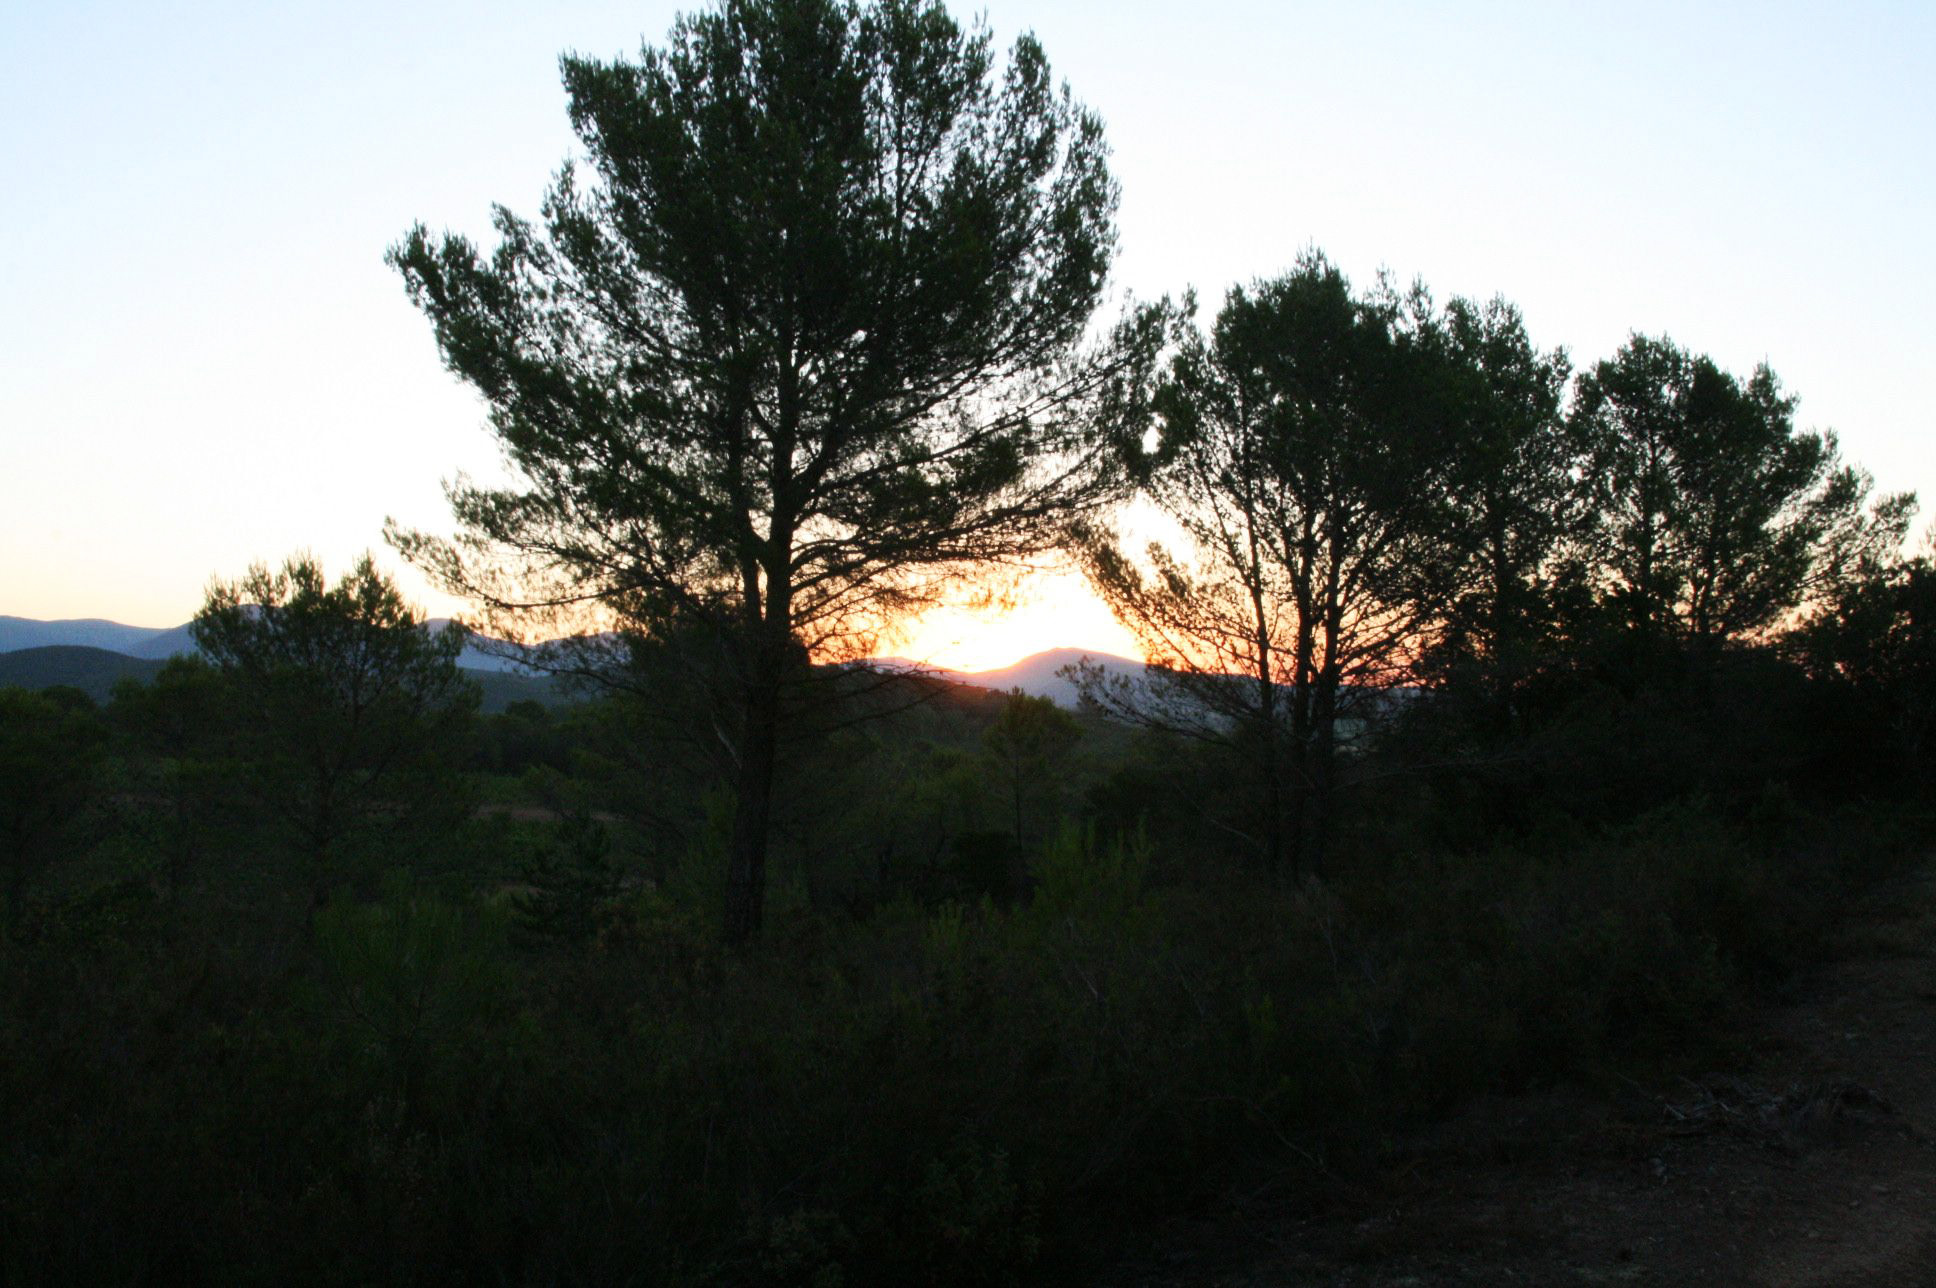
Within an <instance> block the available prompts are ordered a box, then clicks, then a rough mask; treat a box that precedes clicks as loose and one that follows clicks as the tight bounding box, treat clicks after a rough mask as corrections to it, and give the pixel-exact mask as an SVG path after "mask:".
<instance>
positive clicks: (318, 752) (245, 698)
mask: <svg viewBox="0 0 1936 1288" xmlns="http://www.w3.org/2000/svg"><path fill="white" fill-rule="evenodd" d="M191 629H192V630H193V632H194V635H195V641H196V644H197V645H198V646H199V647H200V648H201V650H202V652H203V654H204V655H205V656H206V657H207V658H208V660H209V662H210V664H211V665H213V666H214V667H215V668H216V669H217V670H218V671H219V672H220V673H221V676H222V678H223V681H224V683H225V684H226V686H227V697H228V699H229V701H230V703H231V704H232V707H233V710H232V715H233V720H234V723H233V725H232V729H233V735H234V737H235V739H236V740H237V742H236V751H235V755H236V756H237V757H238V758H239V759H240V760H241V761H242V762H243V763H245V764H246V765H247V766H248V768H249V770H250V773H251V775H252V779H253V787H254V790H255V793H256V795H257V797H258V799H259V800H261V801H262V802H263V803H264V804H265V805H266V806H268V807H269V808H270V809H272V810H273V811H274V812H275V814H276V815H277V816H278V817H279V818H280V820H281V821H282V822H283V823H284V825H286V826H287V828H288V829H289V831H290V832H291V834H292V835H293V836H294V837H296V838H297V839H298V842H299V845H300V848H301V850H302V851H303V852H304V854H305V856H306V859H307V862H308V865H309V868H310V878H311V880H313V881H314V882H315V883H316V889H317V898H318V900H319V901H320V899H321V898H322V896H323V894H324V893H325V892H326V890H327V887H328V886H329V884H330V883H332V882H334V881H336V880H339V879H340V878H341V877H342V875H343V872H342V871H341V870H340V869H341V866H342V864H343V862H344V860H345V858H346V851H349V850H352V849H354V848H355V847H356V846H357V845H358V844H359V843H363V842H367V841H368V840H370V839H371V838H372V837H374V836H377V835H381V836H383V837H384V838H385V840H386V843H387V844H389V845H392V846H395V845H396V844H397V843H399V842H400V841H402V840H403V839H404V838H407V837H409V836H411V835H412V834H413V833H415V834H420V835H421V834H428V833H429V832H431V831H433V830H435V829H439V828H448V827H449V826H450V825H451V823H452V821H453V815H457V816H458V817H461V814H458V811H461V810H462V809H463V801H462V799H461V796H460V794H459V793H458V792H457V791H455V790H454V786H455V785H454V782H453V781H452V779H451V770H452V768H453V757H451V755H450V753H451V752H452V750H453V749H454V743H455V740H456V739H458V738H459V737H461V736H462V734H463V733H464V732H465V731H466V730H467V729H468V727H469V723H470V719H471V714H472V712H473V711H474V710H475V708H476V705H477V695H476V691H475V690H474V689H473V688H472V686H470V685H469V684H468V683H467V682H466V681H465V680H464V678H463V676H462V674H461V673H460V672H459V670H458V668H457V654H458V652H459V651H460V650H461V649H462V648H463V643H464V636H463V632H462V630H461V629H460V628H458V627H455V626H452V627H449V628H447V629H446V630H444V631H443V632H442V633H441V634H437V635H433V634H432V633H431V632H430V630H429V629H428V628H427V627H426V626H425V625H424V623H423V620H422V618H421V617H419V616H418V615H417V614H415V613H414V612H413V611H412V610H411V609H410V608H409V607H408V606H407V605H405V603H404V602H403V597H402V595H401V594H399V593H398V591H397V588H396V587H395V585H393V584H392V583H391V582H390V581H389V579H387V578H385V577H384V576H383V575H382V574H380V573H378V572H377V571H376V568H375V566H374V565H373V564H372V563H371V561H370V559H369V557H368V556H367V555H366V556H364V557H363V558H362V559H361V560H359V561H358V563H357V564H356V566H355V567H354V568H352V569H351V570H350V572H349V573H348V574H347V575H346V576H345V577H344V578H343V579H342V580H341V581H340V582H338V583H337V584H336V585H335V586H333V587H331V586H328V585H326V584H325V582H324V579H323V572H322V569H321V567H320V566H319V565H318V564H317V563H316V562H315V561H314V560H313V559H309V558H307V557H303V556H298V557H296V558H294V559H291V560H289V561H288V563H286V564H285V565H284V566H283V568H282V570H281V571H280V572H275V573H271V572H270V571H269V570H268V569H267V568H266V567H263V566H261V565H258V566H256V567H254V568H252V569H250V571H249V573H248V575H247V576H245V577H244V578H243V579H242V580H241V581H239V582H235V583H223V582H216V583H215V584H213V585H212V586H211V587H210V588H209V594H208V602H207V603H206V604H205V605H204V606H203V608H202V611H201V612H200V613H198V614H197V615H196V617H195V620H194V622H193V624H192V627H191ZM183 678H184V679H186V673H183Z"/></svg>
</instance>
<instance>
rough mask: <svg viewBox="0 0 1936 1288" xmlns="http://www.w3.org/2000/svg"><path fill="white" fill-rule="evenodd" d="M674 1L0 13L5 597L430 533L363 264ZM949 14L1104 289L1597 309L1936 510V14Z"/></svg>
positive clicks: (446, 200) (428, 471)
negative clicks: (1688, 352) (999, 73)
mask: <svg viewBox="0 0 1936 1288" xmlns="http://www.w3.org/2000/svg"><path fill="white" fill-rule="evenodd" d="M682 7H688V6H681V5H678V4H662V3H647V4H628V5H616V4H602V3H590V2H589V0H581V2H577V3H547V4H544V5H533V4H529V3H523V4H515V5H514V4H498V3H469V4H457V3H402V4H389V5H376V4H369V3H362V2H360V0H351V2H348V3H335V4H329V5H322V4H315V5H307V4H287V5H264V4H260V3H249V4H241V3H237V4H183V3H176V4H169V3H146V4H140V5H135V4H86V3H60V4H54V3H37V2H36V0H13V3H12V4H11V5H9V6H8V7H6V8H5V9H4V11H0V175H3V176H4V180H0V228H4V229H5V236H4V238H0V613H6V614H17V615H22V616H30V617H72V616H100V617H110V618H116V619H119V620H122V621H126V622H132V623H138V624H144V625H157V626H159V625H172V624H175V623H178V622H180V621H182V620H184V619H186V618H187V617H188V616H189V615H190V614H191V613H193V611H194V610H195V608H196V607H197V606H198V605H199V603H200V600H201V594H202V589H203V586H204V584H205V583H206V581H207V579H208V577H209V576H210V575H211V574H221V575H224V576H234V575H236V574H239V573H240V572H241V571H242V569H243V568H244V567H245V566H246V565H247V564H248V563H249V562H250V561H251V560H252V559H268V560H272V561H273V560H278V559H280V558H281V557H283V556H284V555H286V554H288V553H290V552H291V551H293V550H295V549H297V548H304V547H306V548H309V549H312V550H314V551H316V552H317V553H318V554H320V555H322V556H323V558H324V559H325V561H326V562H327V563H328V564H329V566H330V567H331V568H332V569H340V568H341V567H343V566H345V565H346V564H347V562H348V561H349V559H350V558H352V557H353V556H354V554H355V553H356V552H358V551H360V550H362V549H364V548H365V547H377V548H378V549H379V551H380V552H381V542H380V529H381V525H382V522H383V519H384V516H385V515H395V516H397V517H398V518H399V519H401V520H403V521H405V522H406V523H411V524H417V525H423V526H432V527H436V526H440V525H442V524H443V522H444V520H445V511H444V507H443V502H442V498H441V494H440V492H439V490H438V483H439V480H440V479H441V478H443V477H445V476H447V475H449V474H451V473H452V472H453V471H455V470H457V469H459V468H465V469H470V470H473V471H481V472H488V471H489V470H490V469H491V468H492V466H493V463H494V461H495V459H496V456H495V452H494V449H493V448H492V445H491V443H490V440H489V438H488V436H487V434H486V433H485V432H484V430H483V429H482V416H481V414H480V411H479V409H478V406H477V404H476V403H475V401H474V400H473V399H472V398H471V397H470V396H469V395H468V394H467V393H466V392H465V391H464V390H463V389H461V388H460V387H458V386H457V385H456V384H455V383H454V382H453V381H452V380H451V379H450V378H449V377H448V376H447V375H446V374H445V373H444V372H443V370H442V368H441V366H440V365H439V363H438V360H437V355H436V352H435V349H434V347H433V345H432V343H431V340H430V334H429V328H428V327H427V326H426V325H425V323H424V322H423V321H422V319H421V318H420V317H419V316H418V315H417V314H416V313H415V311H414V310H413V309H412V308H411V307H410V305H409V303H408V301H407V300H406V299H405V297H404V293H403V289H402V287H401V285H400V283H399V282H398V280H397V278H396V276H395V275H394V274H393V273H392V272H391V271H390V270H389V269H388V268H387V267H385V265H384V264H383V252H384V249H385V247H387V246H388V245H389V244H390V243H391V242H392V241H394V240H395V239H396V238H397V237H398V236H399V235H400V234H401V233H402V232H403V231H404V230H405V229H406V228H407V227H408V226H409V225H410V224H411V222H413V221H414V220H417V219H422V220H423V221H425V222H426V223H428V224H430V225H431V226H432V227H450V228H455V229H460V230H465V231H470V232H473V233H478V234H481V233H483V232H484V230H485V227H486V225H485V220H486V216H487V212H488V208H489V205H490V203H491V202H492V201H501V202H503V203H505V204H507V205H509V206H511V207H512V208H513V209H516V210H519V211H521V212H525V213H534V212H535V210H536V208H537V205H538V201H539V198H540V195H541V194H542V192H543V189H544V187H545V185H546V183H547V181H548V178H549V176H550V174H551V173H552V172H553V171H554V170H555V169H556V167H557V166H558V164H559V163H560V162H561V161H562V160H563V159H564V158H565V157H566V156H567V155H568V154H569V153H570V151H571V149H572V139H571V136H570V132H569V129H568V127H567V125H566V123H565V119H564V110H563V95H562V92H561V91H560V89H559V86H558V80H557V72H556V59H557V55H558V53H559V52H560V51H561V50H564V49H575V50H579V51H582V52H587V53H596V54H607V55H609V54H618V53H632V52H635V51H636V50H637V48H638V46H639V44H640V41H641V39H644V40H647V41H651V42H654V43H656V42H657V41H659V40H660V39H661V38H662V37H663V36H664V34H665V31H666V29H667V27H668V26H669V25H670V22H671V19H672V17H673V14H674V13H675V11H677V10H678V9H680V8H682ZM970 12H973V11H972V10H969V9H967V8H965V7H957V13H960V14H967V13H970ZM986 12H987V15H988V18H989V20H990V22H991V24H992V25H993V27H994V29H995V32H996V36H997V39H998V41H1000V42H1002V43H1004V44H1005V43H1006V42H1007V41H1008V40H1009V39H1010V38H1012V37H1013V36H1014V34H1015V33H1016V32H1018V31H1020V30H1022V29H1025V28H1032V29H1033V30H1034V31H1035V32H1036V34H1037V35H1038V36H1039V37H1040V38H1041V40H1042V43H1043V45H1044V47H1045V48H1046V49H1047V51H1048V54H1049V57H1050V60H1051V62H1052V63H1053V64H1054V65H1055V66H1056V69H1057V71H1058V72H1059V74H1061V75H1062V76H1064V77H1066V78H1067V79H1068V81H1069V82H1070V84H1071V85H1072V86H1073V87H1074V90H1075V92H1076V94H1077V96H1078V97H1080V98H1082V99H1083V100H1085V101H1086V102H1088V103H1089V104H1090V105H1091V106H1093V107H1095V108H1096V109H1097V110H1098V111H1099V112H1100V113H1101V114H1102V115H1103V117H1104V119H1105V120H1106V121H1107V123H1108V126H1109V135H1110V139H1111V142H1112V144H1113V146H1114V149H1115V157H1116V172H1117V175H1118V177H1119V179H1120V180H1121V183H1122V187H1123V204H1122V214H1121V246H1122V253H1121V257H1120V259H1119V261H1118V271H1117V279H1118V283H1119V285H1121V286H1122V287H1124V288H1126V289H1128V290H1130V291H1133V292H1135V293H1137V294H1141V295H1153V294H1158V293H1165V292H1168V293H1176V292H1179V291H1181V290H1182V289H1183V288H1185V287H1187V286H1192V285H1194V286H1195V287H1196V288H1197V289H1198V290H1199V292H1200V294H1201V295H1202V296H1203V298H1204V300H1205V302H1206V305H1207V306H1209V307H1214V305H1215V302H1216V301H1217V300H1218V299H1219V298H1220V296H1221V294H1222V292H1223V290H1224V288H1225V287H1226V286H1227V285H1229V284H1230V283H1231V282H1233V281H1238V280H1245V279H1249V278H1252V277H1256V276H1260V275H1265V274H1269V273H1273V272H1275V271H1278V270H1280V269H1282V268H1284V267H1286V266H1287V265H1288V264H1289V263H1290V262H1291V260H1292V259H1293V258H1294V257H1295V255H1296V254H1297V252H1298V251H1299V249H1300V248H1302V247H1304V246H1306V245H1317V246H1319V247H1322V248H1323V249H1325V250H1326V251H1327V252H1329V253H1330V255H1331V256H1332V258H1333V259H1334V260H1336V261H1338V262H1339V263H1340V264H1342V265H1343V266H1344V267H1345V269H1346V270H1347V271H1348V272H1350V273H1352V274H1353V275H1354V276H1355V277H1358V278H1361V279H1369V278H1370V277H1371V276H1372V274H1373V273H1374V272H1375V271H1376V270H1377V269H1378V268H1379V267H1380V266H1388V267H1389V268H1391V269H1392V270H1393V271H1395V272H1396V273H1398V274H1399V275H1400V276H1402V277H1407V278H1409V277H1411V276H1413V275H1419V276H1422V277H1424V279H1425V280H1426V281H1427V282H1428V283H1429V284H1430V285H1431V286H1432V287H1433V289H1434V291H1435V292H1436V293H1437V294H1438V295H1439V296H1440V297H1441V298H1443V297H1445V296H1449V295H1451V294H1455V293H1457V294H1469V295H1490V294H1492V293H1494V292H1500V293H1503V294H1505V295H1506V296H1507V297H1508V298H1510V299H1512V300H1514V301H1515V302H1516V303H1518V304H1519V305H1520V306H1521V308H1522V309H1523V310H1524V312H1525V315H1526V318H1527V322H1528V325H1529V327H1530V329H1531V330H1532V332H1533V334H1534V337H1535V338H1536V339H1537V340H1538V341H1540V342H1541V343H1543V344H1547V345H1564V346H1566V347H1567V348H1568V349H1569V350H1571V351H1572V353H1573V355H1574V358H1575V360H1576V362H1579V363H1584V362H1589V361H1592V360H1594V359H1597V358H1600V357H1604V356H1607V355H1609V354H1610V353H1612V351H1613V350H1614V349H1615V348H1617V347H1618V346H1619V344H1620V343H1621V342H1622V341H1623V339H1624V338H1625V336H1626V334H1627V333H1628V332H1629V331H1630V330H1641V331H1645V332H1649V333H1662V332H1664V333H1667V334H1669V335H1672V336H1673V337H1674V338H1675V339H1677V340H1678V341H1680V342H1681V343H1682V344H1684V345H1687V346H1689V347H1691V348H1694V349H1697V350H1701V351H1705V352H1708V353H1711V354H1713V355H1714V357H1715V358H1716V359H1718V360H1719V361H1720V362H1721V363H1722V364H1723V365H1725V366H1728V367H1730V368H1732V369H1735V370H1739V371H1744V372H1745V371H1746V370H1747V369H1748V368H1749V367H1751V366H1752V365H1753V364H1754V363H1755V362H1757V361H1760V360H1763V359H1764V358H1765V359H1766V360H1767V361H1768V362H1770V363H1771V364H1772V365H1773V367H1774V368H1775V370H1776V371H1777V372H1778V373H1779V374H1780V375H1781V376H1782V378H1783V380H1784V382H1785V383H1786V384H1787V386H1788V387H1789V389H1790V390H1791V391H1793V392H1796V393H1799V394H1800V395H1801V397H1802V403H1801V411H1800V417H1801V420H1802V422H1803V423H1804V424H1805V425H1809V426H1816V427H1832V428H1834V429H1836V430H1838V431H1839V432H1840V434H1841V436H1842V440H1843V444H1844V447H1845V450H1846V451H1847V453H1848V455H1849V456H1851V457H1853V458H1854V459H1856V460H1858V461H1860V462H1862V463H1864V464H1866V465H1867V466H1869V468H1870V469H1872V470H1873V471H1874V473H1875V474H1876V476H1877V478H1878V480H1879V482H1880V483H1881V484H1882V485H1883V486H1884V487H1888V488H1915V489H1917V490H1919V491H1921V492H1922V493H1923V494H1924V496H1925V497H1928V498H1931V499H1936V451H1932V449H1931V431H1932V429H1933V428H1936V413H1932V411H1931V409H1930V403H1929V400H1928V398H1927V396H1926V392H1925V389H1924V385H1925V383H1926V377H1927V376H1928V374H1929V373H1930V372H1931V370H1932V366H1931V355H1932V353H1936V320H1933V316H1932V311H1931V310H1930V308H1929V306H1928V302H1929V301H1930V300H1932V299H1936V250H1932V246H1931V240H1930V239H1931V233H1932V229H1936V173H1933V171H1936V144H1933V143H1932V142H1931V136H1932V127H1933V126H1936V76H1932V74H1931V71H1930V69H1931V68H1932V67H1936V6H1932V5H1910V4H1901V5H1884V4H1871V5H1838V6H1832V7H1831V6H1826V5H1809V6H1802V5H1770V4H1757V5H1738V6H1725V5H1712V6H1693V5H1679V4H1676V5H1658V6H1648V5H1633V4H1628V5H1618V6H1610V5H1579V6H1565V5H1556V4H1550V3H1549V4H1513V5H1507V4H1500V5H1490V6H1487V5H1477V4H1444V5H1380V4H1369V3H1366V4H1343V3H1336V4H1327V5H1323V6H1302V5H1296V4H1261V3H1214V2H1212V3H1205V4H1199V5H1194V6H1179V5H1175V4H1161V5H1158V4H1145V3H1114V4H1090V3H1075V2H1073V0H1033V2H1032V3H1016V2H1013V0H990V2H989V4H988V7H987V10H986ZM381 553H383V554H384V557H385V558H386V559H390V561H391V562H392V563H394V559H393V557H390V556H388V555H387V552H381ZM405 581H406V585H408V586H409V587H410V588H411V590H412V593H413V594H415V595H417V596H418V597H419V598H420V599H423V600H424V601H425V602H426V603H429V604H430V605H431V606H432V607H433V608H436V609H438V610H440V611H441V610H447V609H448V608H450V607H451V606H452V605H450V604H449V603H448V602H447V601H441V600H437V599H435V598H434V597H432V596H430V595H428V594H427V593H426V592H425V590H424V588H423V587H422V584H421V583H420V582H418V581H416V580H414V578H410V577H406V578H405ZM1058 598H1066V593H1065V592H1058ZM1043 620H1044V622H1045V623H1046V624H1045V626H1044V627H1043V630H1045V631H1055V630H1056V629H1057V628H1056V627H1055V626H1054V624H1053V622H1054V619H1053V617H1052V616H1045V617H1044V618H1043ZM1066 620H1067V622H1068V626H1067V627H1066V634H1067V635H1070V636H1088V638H1068V637H1064V638H1044V639H1042V640H1041V644H1042V645H1043V646H1047V645H1049V644H1056V643H1070V644H1084V643H1090V644H1097V645H1101V646H1104V647H1109V646H1112V645H1118V644H1119V643H1120V641H1119V640H1116V639H1113V638H1112V639H1105V638H1101V637H1100V636H1101V631H1100V628H1099V627H1098V626H1097V625H1096V624H1095V623H1096V621H1097V619H1096V618H1095V617H1094V616H1093V615H1088V616H1084V615H1080V614H1078V615H1076V616H1073V617H1069V618H1067V619H1066ZM963 629H972V628H963ZM1018 642H1019V641H1018Z"/></svg>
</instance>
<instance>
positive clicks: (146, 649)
mask: <svg viewBox="0 0 1936 1288" xmlns="http://www.w3.org/2000/svg"><path fill="white" fill-rule="evenodd" d="M177 636H179V638H180V640H181V643H180V645H179V646H178V647H179V648H181V649H187V648H190V647H192V645H190V644H189V643H188V628H187V627H185V626H177V627H172V628H171V627H159V626H123V625H122V624H121V623H120V622H108V621H102V620H101V619H100V618H95V617H85V618H75V619H72V620H68V621H58V622H38V621H35V620H33V619H32V618H30V617H0V653H12V652H17V651H18V650H20V649H32V648H50V647H54V646H56V645H72V646H75V647H80V648H98V649H107V650H108V651H109V652H113V653H122V654H125V655H127V656H128V657H167V656H168V655H169V654H170V653H173V652H175V651H177V649H176V648H167V647H164V648H163V651H162V652H159V653H157V652H152V651H150V650H152V649H154V648H156V647H160V646H162V645H163V644H164V642H167V643H172V642H173V637H177Z"/></svg>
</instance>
